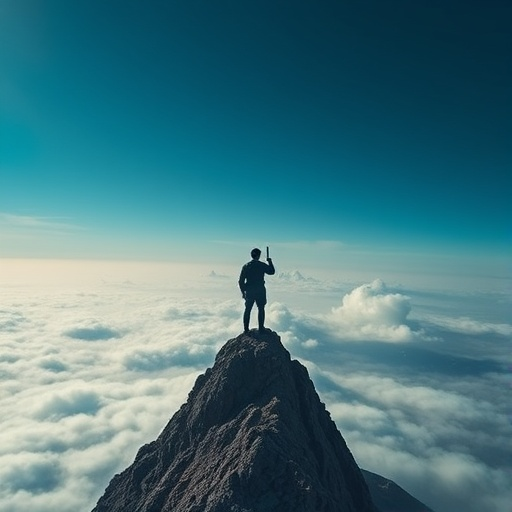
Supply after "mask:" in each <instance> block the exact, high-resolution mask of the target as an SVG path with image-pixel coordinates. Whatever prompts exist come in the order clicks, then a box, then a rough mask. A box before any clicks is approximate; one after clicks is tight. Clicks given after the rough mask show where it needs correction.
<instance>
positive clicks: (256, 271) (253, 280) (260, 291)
mask: <svg viewBox="0 0 512 512" xmlns="http://www.w3.org/2000/svg"><path fill="white" fill-rule="evenodd" d="M260 256H261V251H260V250H259V249H253V250H252V251H251V257H252V260H251V261H249V263H246V264H245V265H244V266H243V267H242V271H241V272H240V279H239V280H238V286H239V287H240V290H241V292H242V297H243V298H244V299H245V311H244V332H249V320H250V318H251V310H252V307H253V306H254V303H255V302H256V305H257V306H258V327H259V330H260V331H261V332H263V331H265V304H266V303H267V291H266V290H265V280H264V277H265V274H268V275H270V276H271V275H273V274H275V273H276V269H275V268H274V264H273V263H272V258H267V261H268V264H267V263H263V262H262V261H260Z"/></svg>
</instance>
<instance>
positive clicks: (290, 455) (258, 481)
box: [93, 331, 428, 512]
mask: <svg viewBox="0 0 512 512" xmlns="http://www.w3.org/2000/svg"><path fill="white" fill-rule="evenodd" d="M376 476H378V475H376ZM367 477H368V476H367ZM419 510H420V509H418V511H419ZM423 510H425V511H427V510H428V509H427V508H425V509H423ZM171 511H172V512H387V511H386V510H384V509H380V511H379V509H377V508H376V507H375V506H374V504H373V501H372V497H371V494H370V492H369V490H368V487H367V484H366V482H365V478H364V477H363V475H362V473H361V471H360V470H359V468H358V466H357V465H356V463H355V461H354V458H353V457H352V454H351V453H350V451H349V449H348V448H347V445H346V443H345V441H344V440H343V438H342V436H341V434H340V433H339V431H338V429H337V428H336V426H335V424H334V422H333V421H332V420H331V418H330V415H329V413H328V412H327V411H326V410H325V406H324V404H322V403H321V402H320V399H319V397H318V395H317V393H316V391H315V388H314V385H313V383H312V381H311V380H310V378H309V376H308V373H307V370H306V368H305V367H304V366H302V365H301V364H300V363H299V362H298V361H294V360H291V358H290V354H289V352H288V351H287V350H286V349H285V348H284V347H283V345H282V344H281V341H280V338H279V336H278V335H277V334H276V333H274V332H272V331H268V332H266V333H263V334H260V333H258V332H257V331H251V332H250V333H247V334H242V335H240V336H238V337H237V338H234V339H231V340H229V341H228V342H227V343H226V344H225V345H224V346H223V347H222V348H221V350H220V351H219V353H218V354H217V357H216V360H215V364H214V366H213V368H211V369H208V370H206V373H204V374H203V375H200V376H199V377H198V378H197V380H196V383H195V385H194V387H193V389H192V391H191V392H190V394H189V396H188V400H187V402H186V403H185V404H184V405H182V407H181V408H180V409H179V410H178V411H177V412H176V414H175V415H174V416H173V417H172V419H171V420H170V421H169V423H168V424H167V426H166V427H165V428H164V430H163V431H162V433H161V434H160V435H159V437H158V438H157V439H156V440H155V441H153V442H151V443H149V444H147V445H145V446H143V447H142V448H141V449H140V450H139V452H138V454H137V456H136V458H135V461H134V462H133V464H132V465H131V466H130V467H128V468H127V469H126V470H124V471H123V472H122V473H121V474H119V475H116V476H115V477H114V478H113V479H112V481H111V482H110V484H109V485H108V487H107V489H106V491H105V493H104V495H103V496H102V497H101V498H100V499H99V501H98V503H97V505H96V507H95V508H94V510H93V512H171ZM408 512H416V510H414V511H413V510H409V511H408Z"/></svg>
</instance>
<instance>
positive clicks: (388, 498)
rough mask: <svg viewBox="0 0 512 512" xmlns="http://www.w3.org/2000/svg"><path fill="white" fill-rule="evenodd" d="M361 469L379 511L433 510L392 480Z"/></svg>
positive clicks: (424, 511)
mask: <svg viewBox="0 0 512 512" xmlns="http://www.w3.org/2000/svg"><path fill="white" fill-rule="evenodd" d="M361 471H362V473H363V476H364V479H365V480H366V483H367V484H368V488H369V489H370V494H371V495H372V499H373V502H374V503H375V505H376V506H377V507H378V509H379V511H380V512H434V511H433V510H432V509H431V508H429V507H427V506H426V505H425V504H424V503H422V502H421V501H418V500H417V499H416V498H415V497H414V496H411V495H410V494H409V493H408V492H407V491H405V490H404V489H402V488H401V487H400V486H399V485H397V484H396V483H395V482H393V481H392V480H388V479H387V478H384V477H383V476H380V475H377V474H376V473H372V472H370V471H367V470H365V469H362V470H361Z"/></svg>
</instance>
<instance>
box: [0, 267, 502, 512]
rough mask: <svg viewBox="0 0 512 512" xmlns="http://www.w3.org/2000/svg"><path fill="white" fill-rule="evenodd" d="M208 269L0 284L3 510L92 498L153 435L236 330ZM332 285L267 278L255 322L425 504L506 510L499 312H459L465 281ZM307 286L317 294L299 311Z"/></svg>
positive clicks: (234, 305)
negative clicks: (430, 288) (422, 286)
mask: <svg viewBox="0 0 512 512" xmlns="http://www.w3.org/2000/svg"><path fill="white" fill-rule="evenodd" d="M290 275H292V274H290ZM205 279H207V281H202V282H200V283H195V284H191V286H190V287H189V288H188V289H183V288H173V287H167V286H164V287H162V286H161V285H159V286H153V285H152V286H149V285H140V284H132V285H130V286H127V285H126V284H123V283H121V284H118V285H114V284H106V283H104V284H101V285H99V286H94V287H93V288H90V287H87V288H86V287H80V288H76V289H70V288H52V289H48V288H36V287H33V288H27V286H20V287H16V286H10V287H8V288H4V290H3V291H2V306H1V308H0V342H1V343H0V386H1V387H0V407H1V410H2V420H1V422H2V423H1V428H2V440H3V442H2V444H1V445H0V510H9V511H11V512H22V511H25V510H27V509H31V510H37V511H38V512H50V511H52V512H53V511H54V510H59V512H76V511H84V512H85V511H87V510H90V509H92V507H93V506H94V504H95V502H96V500H97V499H98V497H99V495H100V494H101V493H102V492H103V490H104V488H105V486H106V484H107V483H108V481H109V480H110V479H111V478H112V476H113V475H114V474H115V473H116V472H118V471H120V470H121V469H123V468H124V467H126V466H127V465H128V464H130V463H131V462H132V460H133V457H134V456H135V453H136V451H137V449H138V448H139V447H140V446H141V445H142V444H143V443H146V442H148V441H149V440H151V439H154V438H155V437H156V435H157V434H158V433H159V432H160V431H161V429H162V428H163V427H164V425H165V424H166V422H167V421H168V419H169V418H170V416H171V415H172V413H173V412H174V411H176V410H177V409H178V407H179V406H180V405H181V404H182V403H183V402H184V401H185V400H186V396H187V394H188V392H189V391H190V389H191V388H192V385H193V382H194V380H195V378H196V376H197V375H198V374H199V373H202V372H204V370H205V368H206V367H208V366H211V365H212V364H213V360H214V357H215V354H216V353H217V351H218V349H219V348H220V346H222V344H223V343H224V342H225V341H226V340H227V339H229V338H231V337H234V336H236V335H238V334H239V333H240V331H241V314H242V306H243V303H242V301H240V300H239V299H238V294H237V291H236V279H235V280H234V281H233V283H234V284H233V286H231V287H228V286H227V285H226V283H227V280H224V279H219V280H218V279H211V278H205ZM131 281H132V283H137V279H133V280H131ZM345 288H346V289H345V290H344V291H343V290H342V289H343V286H342V285H341V286H340V287H337V286H334V285H333V284H332V283H329V284H322V283H321V282H319V281H314V280H309V279H307V278H306V279H296V280H294V279H283V280H282V281H280V280H278V279H276V280H275V281H273V283H272V284H269V296H270V299H271V302H270V303H269V305H268V314H267V318H268V322H267V324H268V326H269V327H271V328H272V329H274V330H276V331H277V332H279V334H280V335H281V336H282V339H283V342H284V343H285V345H286V346H287V347H288V349H289V350H290V351H291V353H292V356H293V357H295V358H298V359H300V360H301V361H302V362H303V363H304V364H306V365H307V366H308V368H309V371H310V374H311V376H312V378H313V380H314V382H315V385H316V387H317V389H318V391H319V393H320V394H321V397H322V399H323V400H324V401H325V402H326V404H327V407H328V409H329V411H330V412H331V414H332V416H333V419H335V421H336V422H337V424H338V426H339V428H340V430H341V432H342V434H343V435H344V437H345V438H346V440H347V443H348V445H349V447H350V449H351V450H352V452H353V453H354V455H355V457H356V459H357V460H358V462H359V464H360V465H361V466H362V467H365V468H367V469H369V470H372V471H375V472H378V473H380V474H383V475H385V476H386V477H388V478H392V479H393V480H395V481H397V483H399V484H400V485H402V486H404V487H405V488H406V489H407V490H408V491H409V492H412V493H413V494H414V495H416V496H417V497H418V498H420V499H422V500H424V501H425V502H426V503H428V504H429V505H431V506H432V507H433V508H434V509H435V510H436V512H448V511H451V510H454V509H461V510H462V509H463V510H466V511H468V512H481V511H482V510H486V511H488V512H501V511H502V510H506V508H505V507H506V506H508V503H510V502H512V495H511V491H510V489H512V479H511V474H510V472H509V471H508V469H507V468H508V467H509V460H510V456H511V455H512V450H511V448H510V446H509V445H510V443H509V439H510V434H511V431H512V426H511V423H510V420H509V417H510V414H511V413H512V407H511V406H510V400H509V398H507V396H508V395H507V392H509V389H510V382H511V381H512V378H511V377H512V375H511V372H510V370H509V369H508V368H507V366H506V365H505V364H504V361H505V357H506V354H507V348H508V347H507V344H509V343H510V340H509V335H510V333H511V326H510V325H509V324H507V323H506V322H503V321H499V322H496V321H494V319H492V320H490V319H486V318H481V317H479V318H475V317H470V316H468V315H466V314H463V312H464V311H468V310H470V307H469V306H470V305H471V300H472V298H471V296H468V297H467V298H466V299H465V302H460V307H459V309H458V310H457V312H456V314H453V315H451V316H450V315H445V316H443V315H442V314H441V313H440V309H439V308H438V307H437V308H436V307H435V304H434V306H432V307H430V306H429V307H427V306H425V304H424V302H421V293H417V294H415V292H414V290H409V291H407V292H405V291H400V290H392V289H389V288H388V287H386V285H385V284H384V283H383V282H381V281H380V280H376V281H373V282H371V283H367V284H360V285H358V286H354V287H352V288H349V287H345ZM313 291H314V293H313ZM322 294H323V295H322ZM230 296H231V297H234V298H233V299H231V298H228V297H230ZM276 296H278V297H284V298H286V297H288V298H289V300H288V301H287V302H286V305H285V304H284V302H283V301H281V302H278V301H275V300H274V301H272V298H273V297H276ZM294 297H295V299H294ZM333 297H336V298H333ZM443 297H444V298H445V299H446V296H443ZM235 298H236V299H235ZM306 299H307V300H306ZM316 299H319V300H320V301H321V302H319V304H324V303H325V304H330V306H328V307H325V308H324V309H323V311H322V312H318V311H317V310H318V309H319V307H318V306H317V308H316V310H315V313H311V312H310V311H309V310H308V308H307V307H304V305H305V304H307V301H308V300H309V301H315V300H316ZM500 300H502V298H500ZM420 303H421V304H420ZM416 304H418V306H416ZM436 304H437V303H436ZM489 310H492V304H489ZM484 316H485V315H484ZM483 346H485V351H484V350H483V349H482V347H483Z"/></svg>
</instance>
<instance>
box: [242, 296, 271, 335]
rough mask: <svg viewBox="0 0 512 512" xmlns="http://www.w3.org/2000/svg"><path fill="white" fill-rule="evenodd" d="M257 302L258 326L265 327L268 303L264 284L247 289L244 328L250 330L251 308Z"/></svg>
mask: <svg viewBox="0 0 512 512" xmlns="http://www.w3.org/2000/svg"><path fill="white" fill-rule="evenodd" d="M255 302H256V306H258V327H259V328H260V329H263V327H264V325H265V304H266V303H267V291H266V290H265V287H264V286H261V287H258V288H248V289H247V290H246V291H245V311H244V330H246V331H248V330H249V321H250V319H251V310H252V307H253V306H254V303H255Z"/></svg>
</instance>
